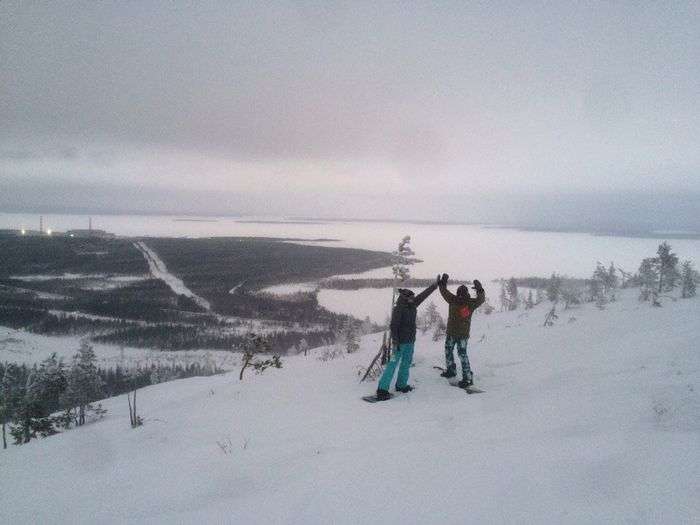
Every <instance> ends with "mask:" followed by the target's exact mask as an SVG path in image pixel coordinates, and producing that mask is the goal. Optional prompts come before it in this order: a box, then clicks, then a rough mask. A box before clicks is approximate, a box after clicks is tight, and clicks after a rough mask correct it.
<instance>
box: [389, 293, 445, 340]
mask: <svg viewBox="0 0 700 525" xmlns="http://www.w3.org/2000/svg"><path fill="white" fill-rule="evenodd" d="M436 288H437V283H435V284H431V285H430V286H428V287H427V288H426V289H425V290H423V291H422V292H421V293H419V294H418V295H414V294H413V292H412V291H411V290H403V289H401V290H399V297H398V299H396V305H395V306H394V310H393V311H392V312H391V340H392V342H393V343H394V344H403V343H413V342H414V341H415V340H416V308H417V307H418V305H420V303H422V302H423V301H425V300H426V299H427V298H428V296H429V295H430V294H431V293H433V292H434V291H435V289H436Z"/></svg>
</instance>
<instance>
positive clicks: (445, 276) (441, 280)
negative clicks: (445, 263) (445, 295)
mask: <svg viewBox="0 0 700 525" xmlns="http://www.w3.org/2000/svg"><path fill="white" fill-rule="evenodd" d="M449 278H450V276H449V275H447V274H446V273H443V274H442V279H440V284H442V285H443V286H447V280H448V279H449Z"/></svg>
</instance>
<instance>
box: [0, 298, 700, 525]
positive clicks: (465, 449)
mask: <svg viewBox="0 0 700 525" xmlns="http://www.w3.org/2000/svg"><path fill="white" fill-rule="evenodd" d="M543 306H544V305H543ZM544 314H545V310H544V309H543V308H536V309H535V310H533V311H531V312H529V313H528V314H526V315H523V313H522V312H514V313H508V314H494V315H491V316H485V315H479V316H477V317H476V318H475V320H474V325H473V332H472V339H471V347H470V355H471V358H472V363H473V366H474V368H475V370H476V373H477V383H478V385H479V386H481V387H482V388H483V389H484V390H486V393H484V394H479V395H471V396H468V395H467V394H465V393H464V392H462V391H461V390H459V389H457V388H452V387H449V386H447V385H446V384H445V382H444V380H443V379H442V378H440V377H439V376H438V372H437V371H436V370H434V369H433V368H432V367H433V365H440V364H441V363H442V348H441V343H435V342H433V341H432V340H431V338H429V337H425V336H421V337H420V338H419V340H418V342H417V346H416V358H415V367H414V368H413V369H412V383H413V384H414V385H416V390H415V391H414V392H412V393H410V394H401V395H399V396H398V397H397V398H395V399H393V400H391V401H388V402H386V403H379V404H373V405H372V404H368V403H364V402H363V401H361V400H360V396H361V395H364V394H366V393H369V392H371V391H372V390H373V389H374V388H375V387H376V386H375V384H373V383H372V384H358V378H357V368H358V367H359V366H361V365H365V364H366V363H367V362H368V361H369V359H370V357H371V355H372V354H373V353H374V352H375V351H376V348H377V345H378V341H379V336H378V335H375V336H368V337H366V338H364V340H363V345H362V349H361V350H360V351H359V352H358V353H356V354H353V355H350V356H346V357H345V358H343V359H337V360H334V361H329V362H322V361H319V360H318V359H317V356H318V355H319V354H320V353H321V350H315V351H314V353H312V354H310V355H309V356H308V357H306V358H304V357H303V356H299V357H292V358H289V359H287V360H285V362H284V368H283V369H281V370H268V371H266V372H265V373H264V374H263V375H259V376H256V375H254V374H252V373H250V374H249V375H247V376H246V377H245V378H244V380H243V382H239V381H238V376H237V374H236V373H232V374H227V375H224V376H217V377H210V378H194V379H188V380H182V381H176V382H172V383H167V384H162V385H158V386H154V387H149V388H146V389H143V390H141V391H139V394H138V396H139V397H138V405H139V411H140V412H141V413H142V414H143V415H144V416H145V420H146V422H145V425H144V426H143V427H142V428H139V429H136V430H132V429H130V428H129V420H128V412H127V403H126V399H125V397H123V396H122V397H119V398H114V399H110V400H107V401H106V402H105V403H104V405H105V406H106V407H107V408H108V410H109V413H108V415H107V417H106V419H105V420H103V421H101V422H98V423H94V424H90V425H87V426H85V427H83V428H80V429H77V430H71V431H68V432H65V433H63V434H61V435H58V436H54V437H51V438H48V439H45V440H39V441H34V442H32V443H30V444H28V445H25V446H22V447H14V446H13V447H10V449H8V450H7V451H0V468H1V470H2V479H3V487H2V490H0V514H2V517H3V519H2V521H3V522H7V523H87V522H99V523H124V522H147V523H246V524H248V523H324V524H325V523H353V524H354V523H382V524H388V523H398V524H405V523H441V524H444V523H602V522H608V523H609V522H612V523H618V522H631V523H697V521H698V519H700V498H698V494H700V481H699V480H700V396H699V394H698V386H699V385H698V379H700V352H699V349H698V345H697V333H698V328H699V325H698V319H700V301H698V300H685V301H677V302H669V303H667V304H665V305H664V307H663V308H651V307H649V306H648V305H640V304H639V303H637V302H636V301H635V300H634V298H633V297H628V298H626V299H625V300H622V301H619V302H617V303H615V304H612V305H610V306H609V307H608V309H607V310H605V311H599V310H597V309H595V308H593V307H591V306H586V307H584V308H581V309H578V310H571V311H567V312H564V313H561V314H560V319H559V321H558V325H556V326H554V327H551V328H544V327H542V326H541V324H542V320H543V318H544ZM573 317H575V320H571V318H573ZM482 336H485V340H483V341H482V342H480V343H479V342H478V341H479V340H480V339H482Z"/></svg>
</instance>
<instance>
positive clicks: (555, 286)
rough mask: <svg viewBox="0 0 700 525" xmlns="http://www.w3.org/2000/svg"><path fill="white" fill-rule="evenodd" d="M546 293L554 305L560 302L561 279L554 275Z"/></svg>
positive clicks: (550, 279)
mask: <svg viewBox="0 0 700 525" xmlns="http://www.w3.org/2000/svg"><path fill="white" fill-rule="evenodd" d="M546 292H547V300H549V301H551V302H553V303H556V302H557V301H559V294H560V293H561V277H559V276H558V275H557V274H555V273H553V274H552V276H551V277H550V278H549V282H548V283H547V288H546Z"/></svg>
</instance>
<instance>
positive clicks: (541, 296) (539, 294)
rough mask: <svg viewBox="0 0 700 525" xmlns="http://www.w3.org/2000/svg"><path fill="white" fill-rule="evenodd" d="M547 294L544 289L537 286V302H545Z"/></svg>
mask: <svg viewBox="0 0 700 525" xmlns="http://www.w3.org/2000/svg"><path fill="white" fill-rule="evenodd" d="M545 296H546V294H545V291H544V289H543V288H537V290H536V291H535V304H540V303H542V302H544V299H545Z"/></svg>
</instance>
